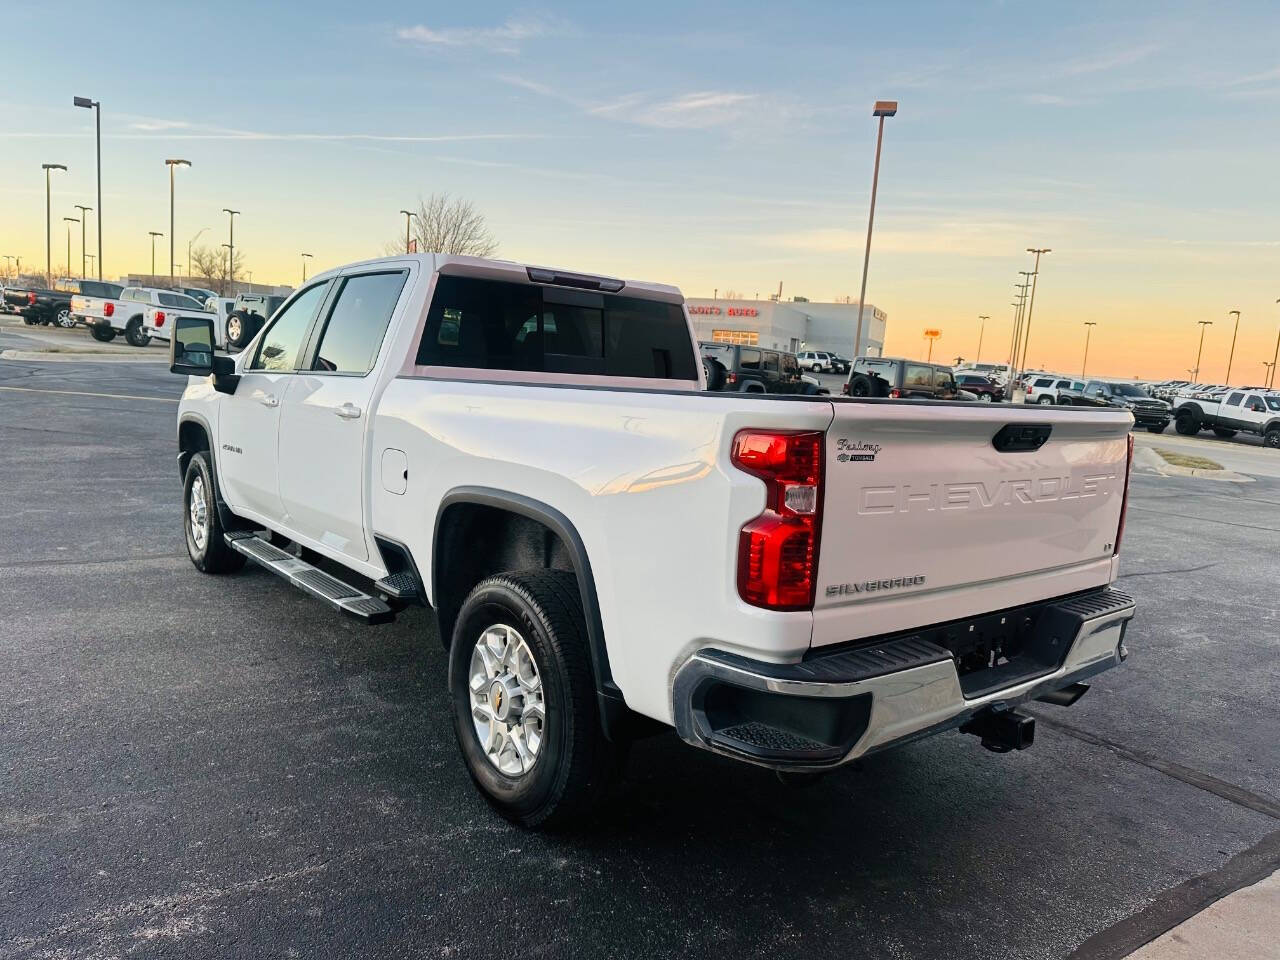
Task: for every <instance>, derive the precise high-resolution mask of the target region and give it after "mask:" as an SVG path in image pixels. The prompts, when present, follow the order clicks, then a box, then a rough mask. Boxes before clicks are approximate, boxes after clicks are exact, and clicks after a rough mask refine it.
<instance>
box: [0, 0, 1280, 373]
mask: <svg viewBox="0 0 1280 960" xmlns="http://www.w3.org/2000/svg"><path fill="white" fill-rule="evenodd" d="M4 9H5V15H4V18H3V21H4V23H3V29H4V34H5V35H6V36H7V37H10V38H12V37H15V36H24V35H29V36H45V37H49V38H52V37H57V38H60V39H59V40H58V43H57V45H52V44H51V42H50V43H46V42H33V43H7V44H6V55H5V60H4V71H3V75H4V78H5V82H4V84H3V88H0V113H2V115H3V117H4V122H3V124H0V255H3V254H10V255H20V256H21V257H22V260H23V265H24V268H25V267H27V266H28V265H29V266H31V267H33V268H42V267H43V263H44V227H45V223H44V177H43V174H42V172H41V169H40V164H41V163H42V162H56V163H64V164H66V165H67V166H68V167H69V168H70V170H69V172H68V173H66V174H55V178H54V188H53V219H54V224H55V227H54V232H53V236H54V243H53V249H54V261H55V264H58V263H60V262H61V261H63V260H65V244H66V240H65V233H64V225H63V224H62V222H61V218H62V217H63V216H67V215H76V211H75V210H74V209H73V204H76V203H82V204H89V205H96V203H95V197H94V186H93V171H94V154H93V140H92V114H91V112H90V111H86V110H78V109H75V108H73V107H72V105H71V99H72V96H73V95H77V94H79V95H84V96H90V97H93V98H95V99H99V100H101V101H102V103H103V121H104V129H103V154H104V182H103V190H104V198H103V205H104V206H105V208H106V209H105V213H106V218H105V225H106V230H105V233H104V246H105V259H106V264H105V267H106V274H107V275H108V276H112V277H114V276H119V275H120V274H122V273H124V272H126V271H129V270H135V271H136V270H146V269H148V268H149V264H150V238H149V237H148V236H147V231H148V230H163V231H165V232H166V233H167V232H168V229H169V208H168V201H169V194H168V173H167V170H166V168H165V166H164V163H163V161H164V158H165V157H183V158H186V159H189V160H190V161H191V162H192V164H193V166H192V167H191V168H190V169H183V170H181V171H179V174H178V206H177V210H178V214H177V217H178V226H177V230H176V234H177V238H178V247H179V251H180V252H179V255H178V260H179V261H180V262H183V263H185V260H186V252H185V251H186V246H187V241H188V240H189V239H190V238H191V237H192V236H193V235H195V234H196V233H197V231H199V230H200V229H201V228H202V227H208V228H210V229H209V230H208V231H206V232H205V233H204V234H203V236H202V237H201V239H200V240H199V241H198V242H199V243H204V242H210V243H212V244H214V245H216V244H218V243H222V242H225V241H226V217H225V215H223V214H221V213H220V212H219V211H220V210H221V208H223V207H227V206H231V207H235V208H238V209H240V210H242V211H243V215H242V216H241V217H239V218H237V222H236V244H237V247H239V248H240V249H242V250H243V251H244V253H245V255H246V257H247V260H248V267H249V268H250V269H252V270H253V274H254V279H255V280H258V281H274V282H288V283H296V282H297V281H298V279H299V271H300V259H299V254H300V253H301V252H302V251H304V250H305V251H308V252H310V253H313V254H314V255H315V260H314V261H313V265H312V266H311V267H310V268H309V269H311V270H312V271H313V272H314V271H315V270H318V269H322V268H324V267H327V266H332V265H336V264H340V263H343V262H347V261H351V260H356V259H360V258H363V257H367V256H372V255H378V254H380V253H381V252H382V251H383V248H384V246H385V245H386V244H387V243H388V242H389V241H392V240H394V239H395V237H396V236H398V235H402V231H403V222H404V221H403V218H402V217H400V216H398V214H397V213H396V211H398V210H399V209H400V208H402V207H405V206H409V205H415V204H416V201H417V197H418V196H419V195H420V194H422V195H425V194H428V193H430V192H432V191H449V192H451V193H454V194H457V195H460V196H463V197H466V198H469V199H471V200H473V201H474V202H475V203H476V205H477V206H478V207H479V208H480V209H481V210H482V211H483V212H484V213H485V214H486V215H487V216H488V218H489V220H490V223H491V226H492V228H493V230H494V232H495V233H496V234H497V236H498V239H499V241H500V250H499V256H503V257H508V258H513V259H518V260H528V261H535V262H540V263H548V264H554V265H558V266H566V267H570V268H574V269H579V270H585V271H592V272H600V273H609V274H616V275H621V276H627V277H635V278H642V279H649V280H660V281H667V282H671V283H675V284H677V285H679V286H680V287H681V288H682V289H683V290H684V291H685V293H686V294H688V295H690V296H710V295H711V293H712V291H713V289H715V288H719V289H721V290H724V289H726V288H734V289H737V290H741V291H745V292H746V293H747V294H748V295H754V294H756V293H757V292H758V293H759V294H760V296H762V297H764V296H767V295H768V293H769V292H771V291H773V290H776V289H777V285H778V282H779V281H782V282H783V284H784V286H783V294H784V296H785V297H789V296H791V295H794V294H799V295H802V296H806V297H809V298H810V299H815V300H818V299H822V300H829V299H832V298H835V297H838V296H843V295H849V294H852V295H854V296H856V295H857V292H858V283H859V279H860V271H861V266H862V250H863V241H864V235H865V231H866V217H867V202H868V195H869V191H870V181H871V163H872V155H873V150H874V143H875V126H874V121H873V119H872V117H871V115H870V114H871V104H872V102H873V101H874V100H876V99H877V98H887V99H897V100H899V101H900V104H901V106H900V112H899V114H898V116H897V117H895V118H894V119H892V120H890V121H888V124H887V129H886V136H885V149H884V158H883V164H882V170H881V180H880V195H879V202H878V209H877V217H876V231H875V238H874V241H873V244H872V257H871V273H870V282H869V284H868V293H867V298H868V300H869V301H870V302H873V303H875V304H876V305H877V306H879V307H881V308H883V309H884V310H886V311H887V312H888V315H889V327H888V330H889V333H888V343H887V345H886V351H887V352H889V353H893V354H904V355H908V356H912V355H922V354H923V351H924V348H925V345H924V341H923V340H922V339H921V331H922V330H923V329H924V328H925V327H936V328H938V329H941V330H942V339H941V340H940V341H939V342H938V344H937V347H936V351H935V356H937V355H943V356H946V357H951V358H954V356H956V355H957V354H960V355H963V356H965V357H966V358H972V357H973V354H974V350H975V348H976V346H977V332H978V321H977V317H978V315H979V314H989V315H991V317H992V319H991V321H990V322H989V323H988V325H987V334H986V339H985V343H984V347H983V359H985V360H997V359H1003V356H1004V355H1005V354H1007V348H1008V338H1009V335H1010V322H1011V319H1012V314H1013V307H1012V306H1011V301H1012V296H1013V294H1014V283H1015V281H1016V280H1017V279H1018V276H1017V271H1018V270H1020V269H1023V270H1026V269H1030V266H1029V264H1030V258H1029V256H1028V255H1026V254H1024V253H1023V250H1024V249H1025V248H1026V247H1028V246H1043V247H1051V248H1053V253H1052V254H1049V255H1048V256H1047V257H1046V258H1045V259H1044V261H1043V262H1042V265H1041V276H1040V281H1041V282H1040V286H1039V292H1038V294H1037V300H1036V309H1035V318H1034V329H1033V332H1032V338H1031V348H1030V354H1029V361H1030V363H1031V364H1032V365H1034V366H1045V367H1051V368H1055V369H1060V370H1063V371H1065V372H1076V371H1078V370H1079V366H1080V361H1081V353H1082V349H1083V343H1084V326H1083V323H1084V321H1088V320H1092V321H1097V324H1098V326H1097V327H1095V328H1094V336H1093V344H1092V347H1091V350H1090V372H1091V373H1096V374H1107V375H1116V376H1141V377H1148V378H1155V377H1174V376H1185V375H1186V370H1187V368H1188V367H1190V366H1192V365H1193V363H1194V362H1195V353H1196V342H1197V337H1198V335H1199V328H1198V326H1197V325H1196V321H1197V320H1202V319H1203V320H1213V321H1214V326H1212V327H1210V328H1209V331H1208V335H1207V337H1206V341H1205V359H1204V361H1203V362H1202V378H1204V379H1211V380H1217V381H1221V379H1222V378H1223V376H1224V374H1225V368H1226V361H1227V353H1228V349H1229V347H1230V341H1231V333H1232V330H1231V325H1232V322H1233V321H1232V319H1231V318H1230V317H1229V316H1228V311H1230V310H1232V309H1239V310H1241V311H1242V314H1243V319H1242V321H1241V324H1240V333H1239V342H1238V343H1237V345H1236V349H1235V355H1236V359H1235V364H1234V368H1233V374H1232V380H1233V382H1236V383H1241V382H1250V383H1255V382H1260V381H1261V380H1262V377H1263V365H1262V362H1261V361H1263V360H1264V359H1265V360H1270V359H1271V356H1272V350H1273V348H1274V346H1275V343H1276V334H1277V327H1278V326H1280V305H1277V303H1276V299H1277V298H1280V269H1278V268H1280V216H1278V215H1280V174H1278V170H1280V122H1278V121H1280V8H1278V7H1277V6H1276V4H1275V3H1274V2H1272V3H1256V4H1247V3H1241V4H1230V3H1228V4H1215V5H1208V4H1204V3H1202V2H1195V3H1176V2H1175V3H1151V4H1145V3H1127V4H1115V3H1087V2H1086V3H1072V4H1065V3H1064V4H1057V5H1053V7H1052V8H1050V7H1049V5H1042V4H1013V3H1001V2H989V3H981V2H977V3H965V4H960V3H893V4H890V3H859V4H852V3H805V2H792V3H788V4H776V3H755V2H751V3H748V2H738V3H698V4H689V3H674V2H673V3H668V2H648V3H643V4H626V5H620V4H600V3H581V4H577V3H575V4H555V5H546V6H532V7H531V6H506V5H488V4H479V3H477V4H466V5H459V4H456V3H450V4H446V3H423V2H415V3H408V2H403V3H385V2H368V3H363V4H351V3H348V2H343V3H337V2H329V0H321V2H308V3H306V4H302V3H297V4H285V3H281V4H271V5H267V4H258V3H240V2H236V0H231V2H220V3H216V4H209V3H205V4H200V5H199V6H198V7H191V8H187V5H186V4H183V3H172V2H168V3H164V4H160V3H146V2H131V3H127V4H126V3H118V4H113V3H106V2H93V3H90V2H82V3H81V2H67V3H64V2H56V0H55V2H41V3H29V2H26V0H8V2H6V3H5V5H4ZM55 49H57V50H60V53H59V55H58V56H50V53H51V51H52V50H55ZM165 244H166V251H167V239H166V241H165ZM93 249H94V241H93V240H92V239H91V240H90V250H91V251H92V250H93ZM159 259H160V260H161V261H163V259H164V257H163V256H161V257H160V258H159ZM73 260H74V262H75V264H76V267H77V269H78V264H79V235H78V233H77V234H76V240H75V244H74V252H73Z"/></svg>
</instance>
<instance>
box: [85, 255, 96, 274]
mask: <svg viewBox="0 0 1280 960" xmlns="http://www.w3.org/2000/svg"><path fill="white" fill-rule="evenodd" d="M85 257H87V258H88V260H89V269H90V270H92V269H93V261H94V260H96V259H98V258H97V257H95V256H94V255H93V254H92V253H86V254H85Z"/></svg>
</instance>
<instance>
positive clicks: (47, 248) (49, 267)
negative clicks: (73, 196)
mask: <svg viewBox="0 0 1280 960" xmlns="http://www.w3.org/2000/svg"><path fill="white" fill-rule="evenodd" d="M40 168H41V169H42V170H44V272H45V276H47V277H48V278H49V282H50V283H51V284H52V283H53V203H52V201H51V200H50V198H51V197H52V196H53V187H52V186H51V185H50V182H49V175H50V173H52V171H54V170H62V171H65V170H66V169H67V168H66V167H65V166H63V165H62V164H61V163H42V164H40Z"/></svg>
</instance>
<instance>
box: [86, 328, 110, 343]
mask: <svg viewBox="0 0 1280 960" xmlns="http://www.w3.org/2000/svg"><path fill="white" fill-rule="evenodd" d="M89 333H91V334H92V335H93V339H95V340H97V341H98V342H99V343H110V342H111V341H112V340H114V339H115V338H116V332H115V331H114V330H112V329H111V328H110V327H90V328H89Z"/></svg>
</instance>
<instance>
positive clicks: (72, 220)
mask: <svg viewBox="0 0 1280 960" xmlns="http://www.w3.org/2000/svg"><path fill="white" fill-rule="evenodd" d="M62 219H63V221H64V222H65V223H66V225H67V276H71V225H72V224H73V223H80V221H79V220H77V219H76V218H75V217H63V218H62Z"/></svg>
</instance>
